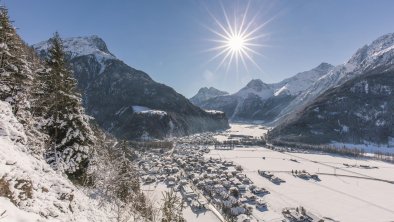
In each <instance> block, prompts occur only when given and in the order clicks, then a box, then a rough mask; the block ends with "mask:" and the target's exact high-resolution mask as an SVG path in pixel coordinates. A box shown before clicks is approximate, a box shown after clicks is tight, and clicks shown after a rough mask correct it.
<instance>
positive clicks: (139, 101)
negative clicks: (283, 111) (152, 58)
mask: <svg viewBox="0 0 394 222" xmlns="http://www.w3.org/2000/svg"><path fill="white" fill-rule="evenodd" d="M48 46H49V44H48V41H45V42H41V43H38V44H36V45H34V46H33V47H34V48H35V49H36V51H37V52H38V53H39V54H40V55H41V56H42V57H45V56H46V53H47V49H48ZM64 49H65V51H66V53H67V55H68V59H69V61H70V65H71V68H72V69H73V70H74V74H75V76H76V78H77V80H78V85H79V88H80V90H81V92H82V94H83V100H84V105H85V108H86V111H87V112H88V114H90V115H92V116H93V117H94V118H95V119H96V121H97V122H98V123H99V124H100V125H101V126H102V127H103V128H104V129H106V130H107V131H109V132H111V133H113V134H114V135H115V136H117V137H119V138H122V139H141V138H142V137H143V138H163V137H166V136H172V135H187V134H190V133H196V132H202V131H212V130H219V129H225V128H227V127H228V122H227V118H226V117H225V116H224V115H222V116H220V115H217V114H212V113H209V112H205V111H204V110H202V109H200V108H199V107H196V106H194V105H193V104H192V103H190V102H189V100H188V99H186V98H185V97H184V96H182V95H180V94H179V93H177V92H176V91H175V90H174V89H172V88H171V87H168V86H166V85H164V84H160V83H157V82H155V81H154V80H152V79H151V78H150V77H149V75H148V74H146V73H144V72H143V71H140V70H136V69H134V68H131V67H130V66H128V65H126V64H125V63H124V62H122V61H121V60H119V59H117V58H116V57H115V56H114V55H113V54H112V53H110V52H109V50H108V49H107V46H106V44H105V42H104V41H103V40H102V39H100V38H99V37H97V36H89V37H76V38H68V39H64ZM133 106H143V107H146V108H147V109H150V110H157V111H163V112H164V113H166V115H161V114H160V115H159V114H158V113H159V112H157V113H155V112H152V113H150V114H149V115H148V114H147V113H141V112H135V111H134V110H133V108H132V107H133Z"/></svg>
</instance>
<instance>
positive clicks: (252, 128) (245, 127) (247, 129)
mask: <svg viewBox="0 0 394 222" xmlns="http://www.w3.org/2000/svg"><path fill="white" fill-rule="evenodd" d="M265 133H267V129H266V128H264V127H263V126H261V125H254V124H242V123H232V124H230V129H228V130H226V131H224V132H223V133H220V134H218V135H215V136H214V138H215V139H217V140H218V141H221V142H222V141H224V140H228V139H229V137H230V135H235V136H253V137H255V138H259V137H261V136H263V135H264V134H265Z"/></svg>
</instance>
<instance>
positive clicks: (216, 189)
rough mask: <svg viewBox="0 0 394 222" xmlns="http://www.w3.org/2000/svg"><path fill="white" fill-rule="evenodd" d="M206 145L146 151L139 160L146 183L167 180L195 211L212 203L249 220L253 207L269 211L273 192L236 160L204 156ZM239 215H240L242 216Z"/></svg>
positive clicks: (177, 144)
mask: <svg viewBox="0 0 394 222" xmlns="http://www.w3.org/2000/svg"><path fill="white" fill-rule="evenodd" d="M207 152H209V149H208V148H207V147H206V146H204V145H192V144H187V143H176V144H175V148H174V149H173V150H171V151H168V152H166V153H156V154H155V153H145V154H144V155H142V156H141V158H140V159H141V160H140V162H139V169H140V175H141V178H142V182H144V183H153V182H163V183H165V184H167V186H168V187H172V188H174V189H175V190H176V191H179V192H180V193H181V194H182V196H183V199H184V200H185V201H186V202H187V203H188V204H189V205H190V206H191V207H192V209H194V210H198V209H202V208H206V209H207V208H208V205H209V204H211V205H212V206H214V207H215V208H216V209H217V210H218V211H219V212H220V213H221V214H222V215H223V216H224V217H228V218H235V219H242V218H243V220H242V221H247V218H249V217H250V215H251V213H252V210H253V208H256V209H257V210H260V211H265V210H267V205H266V203H265V201H264V200H263V199H262V197H263V196H264V195H266V194H269V192H268V191H267V190H266V189H264V188H261V187H257V186H255V185H253V182H252V181H251V180H250V179H249V178H248V177H247V176H246V175H245V174H244V173H243V172H242V168H241V167H239V166H236V165H235V164H234V163H233V162H232V161H226V160H221V159H217V158H204V154H205V153H207ZM238 217H239V218H238Z"/></svg>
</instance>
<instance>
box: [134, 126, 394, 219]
mask: <svg viewBox="0 0 394 222" xmlns="http://www.w3.org/2000/svg"><path fill="white" fill-rule="evenodd" d="M262 128H264V127H262V126H259V125H251V124H231V128H230V129H229V130H227V131H224V132H220V133H204V134H197V135H194V136H189V137H184V138H176V139H174V144H175V145H174V149H172V150H170V151H167V152H166V153H165V154H164V155H161V156H159V155H157V154H151V153H150V154H145V157H146V155H148V156H150V155H152V156H151V157H150V158H149V157H147V159H146V160H147V164H148V165H147V167H146V168H145V169H146V170H143V171H141V172H142V173H141V175H144V176H143V177H142V178H143V180H142V181H145V185H144V186H143V187H144V190H145V192H148V193H149V195H151V196H154V197H155V198H156V199H160V197H161V192H163V191H165V190H171V189H174V190H177V191H178V195H179V197H180V198H182V199H183V201H184V202H185V203H184V204H185V206H186V208H185V210H184V216H185V219H186V220H187V221H205V220H209V221H221V220H220V216H219V215H216V217H215V213H213V212H215V211H213V210H212V207H214V210H216V211H217V212H218V213H219V214H220V215H221V216H223V218H226V220H229V219H231V218H237V219H239V218H242V217H245V216H246V215H245V214H247V216H246V217H248V218H250V219H251V221H282V220H285V221H292V220H291V219H289V218H288V219H285V216H284V215H285V214H284V209H286V208H290V209H296V208H297V207H300V209H301V207H302V208H303V209H305V210H306V215H308V216H309V217H310V218H312V219H310V220H307V221H319V220H320V219H323V220H324V221H365V222H367V221H389V220H390V219H391V218H393V217H394V210H393V209H391V207H390V206H392V205H393V204H394V202H393V201H394V200H393V199H392V198H387V197H389V196H392V195H394V189H393V188H394V176H393V175H394V165H393V164H390V163H386V162H382V161H377V160H372V159H369V158H362V157H359V158H355V157H347V156H341V155H337V154H328V153H313V152H307V151H301V150H294V149H293V150H292V149H290V148H289V149H283V148H280V147H273V146H271V145H268V146H242V145H239V146H237V147H234V148H231V149H215V146H214V145H207V144H209V143H212V142H213V143H214V141H217V140H223V139H225V138H226V139H227V138H228V136H229V135H235V134H236V135H238V136H241V135H242V137H245V136H251V137H254V138H256V137H261V136H264V133H265V132H266V131H265V130H263V129H262ZM194 139H196V140H194ZM192 141H198V143H200V144H203V142H206V145H199V144H198V143H194V142H192ZM145 157H142V159H144V160H145ZM152 158H153V159H152ZM157 158H158V159H159V160H157ZM183 160H184V161H183ZM152 161H153V162H152ZM166 161H169V162H166ZM155 164H159V165H158V166H159V168H158V169H162V170H166V168H167V167H169V168H172V169H174V168H175V169H176V170H175V171H164V172H163V171H160V170H158V171H154V172H152V171H151V170H152V169H156V168H155V166H157V165H155ZM160 164H164V166H165V167H164V168H162V167H160ZM148 166H149V167H148ZM207 166H208V168H207ZM262 171H265V172H267V173H270V174H273V175H274V176H275V177H277V178H280V179H281V180H282V181H283V182H281V183H274V182H273V181H270V180H269V179H267V178H264V177H263V176H261V175H260V173H261V172H262ZM165 172H171V173H165ZM259 172H260V173H259ZM296 172H297V173H296ZM304 172H305V173H304ZM212 174H213V175H212ZM304 174H305V175H308V174H310V175H316V177H312V178H311V177H307V176H305V177H303V175H304ZM211 175H212V176H211ZM147 177H152V178H151V179H152V181H149V182H148V183H146V178H147ZM169 178H172V179H169ZM210 178H211V179H210ZM169 180H171V181H172V180H173V181H174V183H170V185H169V183H168V182H169ZM143 183H144V182H143ZM185 186H187V187H191V188H192V189H191V192H192V193H194V194H195V195H194V194H190V193H188V194H185V192H183V187H185ZM254 187H257V188H260V189H263V190H266V192H263V193H262V194H261V195H259V194H255V193H254V192H253V188H254ZM233 189H237V190H238V191H239V193H240V196H239V197H237V198H234V197H232V195H231V192H232V191H231V190H233ZM223 192H225V193H228V194H226V195H224V194H223ZM205 198H206V200H207V201H204V199H205ZM229 201H230V202H231V204H230V205H227V204H228V203H227V202H229ZM260 202H261V203H264V204H266V208H263V209H261V208H259V207H257V206H258V205H259V203H260ZM199 206H200V207H202V206H205V208H206V209H205V208H204V207H202V209H200V208H199ZM226 206H227V207H226ZM239 207H240V208H244V209H252V210H250V211H249V210H246V211H245V212H246V213H245V212H244V211H243V210H240V212H242V213H240V212H238V213H234V214H231V213H230V214H228V213H226V212H227V210H230V212H231V209H236V208H239ZM366 209H368V210H366ZM290 212H291V211H290ZM349 212H351V213H349ZM228 215H230V216H228ZM240 215H241V216H240ZM213 218H215V220H213ZM294 221H295V220H294Z"/></svg>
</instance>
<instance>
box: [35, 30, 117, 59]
mask: <svg viewBox="0 0 394 222" xmlns="http://www.w3.org/2000/svg"><path fill="white" fill-rule="evenodd" d="M62 41H63V47H64V51H65V52H66V53H67V54H69V55H70V56H71V58H75V57H79V56H84V55H94V56H99V57H101V58H105V59H115V58H116V57H115V56H114V55H113V54H112V53H111V52H110V51H109V50H108V48H107V44H106V43H105V42H104V40H103V39H101V38H100V37H99V36H97V35H90V36H78V37H70V38H62ZM33 47H34V49H35V50H36V51H38V52H41V51H44V52H46V51H47V50H48V49H49V47H50V39H48V40H46V41H43V42H40V43H37V44H35V45H33Z"/></svg>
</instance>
